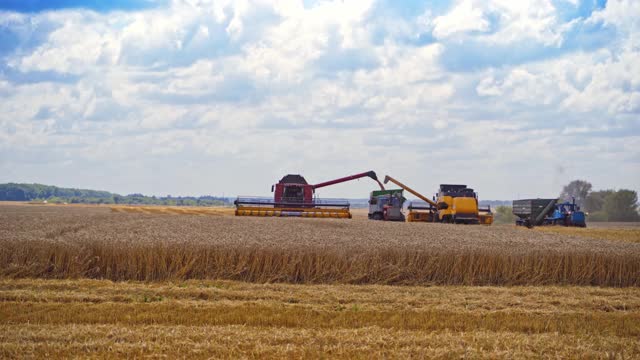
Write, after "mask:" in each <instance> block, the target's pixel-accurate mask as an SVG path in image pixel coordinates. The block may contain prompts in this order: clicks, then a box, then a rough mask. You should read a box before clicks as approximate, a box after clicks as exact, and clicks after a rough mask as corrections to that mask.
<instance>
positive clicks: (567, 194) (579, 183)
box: [560, 180, 592, 206]
mask: <svg viewBox="0 0 640 360" xmlns="http://www.w3.org/2000/svg"><path fill="white" fill-rule="evenodd" d="M591 187H592V186H591V183H589V182H587V181H584V180H573V181H572V182H570V183H569V184H567V185H566V186H565V187H564V188H563V189H562V192H561V193H560V199H562V200H564V201H571V200H572V199H574V198H575V199H576V204H578V205H580V206H583V205H584V202H585V199H586V198H587V196H588V195H589V192H590V191H591Z"/></svg>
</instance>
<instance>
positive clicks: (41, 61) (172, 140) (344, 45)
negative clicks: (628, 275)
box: [0, 0, 640, 198]
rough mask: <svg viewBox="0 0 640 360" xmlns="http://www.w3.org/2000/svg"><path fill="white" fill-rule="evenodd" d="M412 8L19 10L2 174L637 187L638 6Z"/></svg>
mask: <svg viewBox="0 0 640 360" xmlns="http://www.w3.org/2000/svg"><path fill="white" fill-rule="evenodd" d="M566 5H568V7H569V8H577V7H580V8H582V7H584V3H577V2H573V1H569V2H568V3H567V4H566ZM407 6H408V5H407ZM412 6H413V8H412V11H400V10H399V9H398V8H397V4H395V5H394V4H393V3H391V2H384V1H366V2H342V1H323V2H317V3H309V2H303V1H295V0H291V1H277V2H272V1H267V0H243V1H231V0H220V1H209V0H197V1H196V0H173V1H168V2H159V3H156V4H154V6H151V7H142V8H140V7H137V8H134V9H122V8H118V9H107V10H104V9H93V10H92V9H86V8H68V9H57V8H56V9H53V10H51V9H48V10H46V9H45V10H46V11H41V12H31V13H20V12H14V11H5V12H3V13H2V14H1V15H2V16H0V19H1V20H0V37H1V38H0V39H1V40H3V44H2V46H0V58H1V59H2V62H1V63H0V97H2V101H1V102H0V114H1V115H0V154H1V155H2V156H0V169H2V170H3V171H2V174H3V175H2V177H0V181H39V182H44V183H56V184H58V185H68V186H86V187H100V188H104V189H108V190H114V191H120V192H124V193H127V192H145V191H146V192H151V193H157V194H166V193H172V194H174V195H175V194H179V193H182V194H198V193H202V194H204V193H216V194H220V193H222V192H225V193H226V194H227V195H229V194H239V193H241V194H251V193H255V194H264V193H265V192H266V191H268V185H269V182H271V181H274V180H277V179H278V178H279V177H281V175H283V174H284V173H288V172H292V173H298V172H300V173H303V174H304V175H305V176H307V177H308V178H310V179H313V180H318V181H320V180H324V179H329V178H333V177H338V176H343V175H346V173H350V172H356V171H363V170H368V169H370V168H373V169H375V170H377V171H381V172H389V173H394V174H397V175H398V176H399V177H402V178H403V179H407V181H408V182H412V183H419V184H422V185H421V186H420V188H421V189H424V191H425V192H426V191H430V189H435V187H436V186H437V184H438V183H439V182H449V181H451V182H458V181H459V182H463V183H470V184H471V185H473V186H474V187H475V188H476V189H478V190H480V191H481V192H482V193H483V195H484V197H485V198H487V197H491V198H510V197H513V196H514V192H518V193H519V194H521V195H524V194H523V192H522V190H520V189H519V188H520V187H522V184H525V183H526V184H527V186H526V188H527V189H531V191H532V193H531V194H530V195H531V196H550V195H555V193H556V192H557V190H558V189H556V188H557V187H559V186H561V185H562V184H555V183H553V184H552V183H545V181H541V182H531V180H527V179H531V178H533V176H530V175H539V174H544V173H546V172H547V171H551V172H553V171H554V169H555V168H557V167H558V166H564V167H565V168H566V172H565V175H566V176H568V177H572V176H573V177H580V178H591V179H593V181H594V185H595V186H596V187H620V186H626V187H632V188H633V187H634V186H637V179H638V178H640V166H638V159H639V158H640V156H639V153H638V149H637V146H634V145H633V144H634V143H637V141H638V140H639V139H638V138H639V137H640V122H639V121H640V120H639V118H638V116H637V114H638V113H639V112H640V78H639V76H640V75H639V74H640V67H639V66H640V46H638V43H637V39H638V36H637V35H638V31H639V29H638V22H637V20H635V19H637V18H638V17H640V9H639V8H638V4H637V2H634V1H626V0H619V1H609V2H608V3H607V4H606V6H605V7H604V8H602V9H600V8H596V7H593V8H592V9H591V11H589V12H585V13H584V14H585V15H584V16H577V17H576V16H573V15H572V16H568V15H566V14H563V13H562V11H564V10H563V9H565V7H563V6H560V5H559V3H558V2H552V1H519V2H513V1H506V0H491V1H476V0H460V1H457V0H455V1H452V2H450V3H445V4H439V3H438V4H435V3H434V4H431V3H416V4H413V5H412ZM95 10H100V11H95ZM594 39H597V41H596V40H594ZM4 40H6V41H4ZM585 44H587V45H588V46H587V45H585ZM613 138H615V144H616V145H615V146H614V145H612V143H613V142H612V141H611V139H613ZM522 149H524V150H522ZM558 154H562V156H559V155H558ZM585 154H589V156H585ZM566 159H572V160H571V163H570V164H566V162H567V160H566ZM612 159H617V160H616V161H618V162H620V165H619V166H618V167H617V168H614V167H612V166H611V161H612ZM435 168H437V169H438V172H437V174H438V176H435V175H434V169H435ZM607 172H608V173H610V174H614V175H615V178H606V177H605V176H604V175H603V174H605V173H607ZM112 174H118V176H117V178H118V179H115V178H116V176H114V175H112ZM185 174H188V175H189V176H186V175H185ZM401 175H402V176H401ZM496 178H500V179H501V181H500V182H496V181H495V179H496ZM185 179H189V180H188V181H187V182H185ZM425 179H427V180H425ZM567 180H570V179H567ZM527 181H529V182H527ZM553 181H555V180H553ZM363 186H364V185H363V184H362V183H360V184H358V183H354V184H344V185H341V186H338V187H336V188H334V189H329V188H328V189H326V192H323V194H321V195H324V196H347V197H364V196H366V191H363ZM365 187H366V186H365ZM354 194H360V195H354Z"/></svg>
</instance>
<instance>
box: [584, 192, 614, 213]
mask: <svg viewBox="0 0 640 360" xmlns="http://www.w3.org/2000/svg"><path fill="white" fill-rule="evenodd" d="M614 192H615V191H613V190H600V191H592V192H590V193H589V195H587V198H586V199H585V202H584V204H583V207H584V211H587V212H589V213H595V212H598V211H602V207H603V206H604V199H606V198H607V196H609V195H611V194H613V193H614Z"/></svg>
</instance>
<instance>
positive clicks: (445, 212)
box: [436, 184, 493, 225]
mask: <svg viewBox="0 0 640 360" xmlns="http://www.w3.org/2000/svg"><path fill="white" fill-rule="evenodd" d="M437 196H438V198H437V200H436V202H437V204H436V207H437V208H438V218H439V220H440V221H442V222H448V223H456V224H459V223H461V224H483V225H491V224H492V223H493V213H492V212H491V207H487V208H480V206H479V204H478V194H477V193H476V192H475V191H473V189H471V188H469V187H467V185H453V184H440V189H439V191H438V195H437Z"/></svg>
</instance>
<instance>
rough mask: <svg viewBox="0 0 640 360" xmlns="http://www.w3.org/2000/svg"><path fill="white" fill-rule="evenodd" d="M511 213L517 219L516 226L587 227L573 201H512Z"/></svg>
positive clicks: (581, 213)
mask: <svg viewBox="0 0 640 360" xmlns="http://www.w3.org/2000/svg"><path fill="white" fill-rule="evenodd" d="M512 211H513V214H514V215H515V216H517V217H518V219H517V220H516V225H517V226H526V227H528V228H532V227H534V226H543V225H563V226H576V227H586V226H587V223H586V217H585V214H584V212H582V211H581V210H580V207H579V206H578V205H576V202H575V199H573V201H572V202H564V203H558V199H523V200H514V201H513V207H512Z"/></svg>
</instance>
